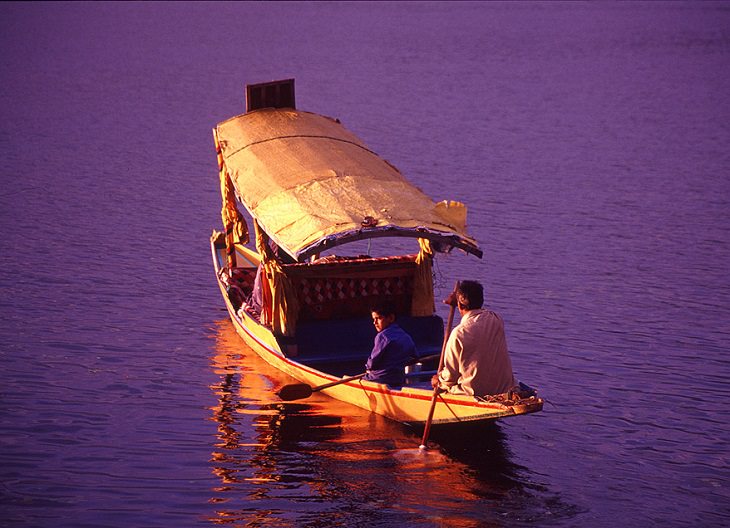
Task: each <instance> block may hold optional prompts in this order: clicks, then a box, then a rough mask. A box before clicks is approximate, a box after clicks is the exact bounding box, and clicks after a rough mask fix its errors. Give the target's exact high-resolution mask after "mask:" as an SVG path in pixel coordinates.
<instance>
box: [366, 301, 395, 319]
mask: <svg viewBox="0 0 730 528" xmlns="http://www.w3.org/2000/svg"><path fill="white" fill-rule="evenodd" d="M370 311H371V312H374V313H376V314H378V315H382V316H383V317H388V316H389V315H395V304H393V301H391V300H389V299H384V300H382V301H377V302H376V303H375V304H373V306H372V308H370Z"/></svg>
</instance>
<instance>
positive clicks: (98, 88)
mask: <svg viewBox="0 0 730 528" xmlns="http://www.w3.org/2000/svg"><path fill="white" fill-rule="evenodd" d="M0 50H2V53H0V72H1V79H2V83H1V84H0V102H1V105H2V106H1V107H0V108H1V109H2V113H1V114H0V115H2V122H1V124H0V152H2V187H1V189H0V227H1V229H2V237H0V291H1V292H2V293H1V294H0V310H1V311H0V313H1V315H2V318H1V321H2V322H1V323H0V372H1V374H0V468H2V469H0V477H2V478H1V482H2V484H1V485H0V507H1V511H2V514H1V516H2V523H0V524H2V525H3V526H34V527H46V526H48V527H51V526H53V527H61V526H69V527H82V526H94V527H101V526H108V527H123V526H124V527H127V526H166V527H169V526H203V525H209V524H231V525H234V526H308V527H317V526H424V527H426V526H461V527H482V526H559V527H566V526H597V527H602V526H615V525H621V526H628V527H643V526H703V527H704V526H723V525H725V524H726V522H727V518H728V516H730V491H728V483H729V481H730V470H729V469H728V468H729V464H728V462H729V460H728V459H729V458H730V456H729V454H728V439H729V438H730V426H729V425H728V422H730V412H728V410H727V402H726V400H725V398H728V397H729V396H730V387H729V386H728V379H729V377H730V361H729V360H728V356H727V354H728V349H729V348H730V347H729V344H730V284H729V283H728V278H727V277H728V262H730V154H729V153H730V149H729V148H728V145H730V97H728V94H730V5H729V4H728V3H713V2H700V3H659V2H656V3H647V4H644V3H617V4H614V3H586V4H584V3H564V4H563V3H536V4H531V3H506V4H502V3H497V4H483V3H411V2H409V3H346V4H338V3H311V4H310V3H286V4H278V3H277V4H273V3H245V4H235V3H234V4H216V3H193V4H182V5H180V4H173V3H152V4H147V3H144V4H140V3H114V4H103V3H102V4H100V3H78V4H57V3H23V4H12V3H4V4H2V5H0ZM287 77H295V78H296V82H297V103H298V106H299V107H300V108H301V109H305V110H310V111H315V112H319V113H323V114H326V115H330V116H333V117H339V118H340V119H341V120H342V121H343V123H344V124H345V125H346V126H347V127H349V128H350V129H351V130H353V131H354V132H355V133H357V134H358V135H359V136H361V137H362V138H363V139H364V140H365V141H366V143H368V145H370V146H371V147H372V148H373V149H374V150H375V151H376V152H379V153H380V154H381V155H382V156H383V157H385V158H386V159H388V160H389V161H391V162H392V163H394V164H395V165H396V166H398V167H399V168H400V169H401V170H402V172H404V173H405V174H406V175H407V176H408V177H409V178H410V179H411V180H412V181H413V182H414V183H416V184H417V185H418V186H420V187H421V188H422V189H424V190H425V191H426V192H427V193H428V194H429V195H431V196H432V197H434V198H435V199H438V200H441V199H446V198H448V199H456V200H461V201H464V202H466V203H467V204H468V205H469V207H470V214H469V227H470V231H471V233H472V234H473V235H474V236H475V237H476V238H477V240H478V241H479V242H480V245H481V246H482V248H483V249H484V250H485V257H484V259H483V260H481V261H479V260H477V259H474V258H472V257H467V256H465V255H456V254H454V255H450V256H448V257H446V258H442V259H440V260H439V261H438V263H437V267H436V279H437V286H438V289H439V295H443V294H444V293H445V292H446V291H447V290H448V289H449V288H450V287H451V286H452V284H453V281H454V280H455V279H457V278H475V279H478V280H481V281H482V282H483V283H484V284H485V285H486V289H487V296H488V301H487V302H488V304H489V305H491V306H492V307H493V308H495V309H496V310H498V311H500V312H501V313H502V314H503V316H504V318H505V321H506V324H507V332H508V339H509V342H510V348H511V351H512V361H513V364H514V366H515V369H516V371H517V372H516V373H517V375H518V377H519V378H521V379H523V380H525V381H527V382H529V383H531V384H533V385H535V386H537V387H539V388H540V390H541V393H542V395H543V396H544V397H545V398H547V399H548V400H549V401H550V402H551V404H548V405H546V406H545V410H544V412H543V413H540V414H537V415H532V416H526V417H522V418H516V419H512V420H506V421H504V422H501V423H500V425H498V426H497V427H495V428H489V429H487V430H485V431H479V432H470V433H468V434H466V433H465V434H464V435H462V437H459V438H443V437H438V438H435V440H436V442H435V444H434V446H435V447H434V449H433V450H431V451H430V452H429V453H428V454H427V455H419V454H418V453H417V450H415V451H414V449H415V447H416V446H417V445H418V443H419V442H420V438H419V436H418V434H416V433H414V432H412V431H410V430H408V429H407V428H404V427H402V426H400V425H399V424H395V423H392V422H388V421H386V420H384V419H382V418H380V417H378V416H375V415H371V414H369V413H366V412H364V411H361V410H358V409H355V408H352V407H348V406H346V405H344V404H341V403H338V402H335V401H333V400H330V399H328V398H326V397H324V396H320V395H318V396H315V397H312V398H310V399H308V400H304V401H301V402H298V403H291V404H283V403H282V402H280V401H278V399H277V398H276V397H275V396H274V395H273V394H272V389H275V388H276V387H277V386H280V385H282V384H285V383H287V382H291V380H290V379H288V378H286V377H285V376H283V375H281V374H278V373H277V372H274V371H271V369H270V368H268V367H267V366H266V365H265V364H263V363H262V362H261V361H260V360H259V359H258V358H257V357H256V356H255V355H254V354H253V353H252V352H251V351H249V350H247V349H245V347H244V346H243V344H242V342H241V341H240V339H239V338H238V337H237V336H236V335H235V333H234V332H233V329H232V327H231V325H230V323H229V322H228V321H227V319H226V313H225V312H224V311H223V310H222V307H223V304H222V301H221V299H220V296H219V293H218V290H217V287H216V286H215V283H214V280H213V274H212V266H211V263H210V255H209V249H208V237H209V235H210V231H211V230H212V229H213V228H218V227H219V224H220V216H219V210H220V199H219V195H218V192H219V191H218V181H217V176H216V161H215V155H214V151H213V143H212V135H211V129H212V127H213V126H214V125H215V124H216V123H218V122H219V121H222V120H224V119H226V118H228V117H230V116H233V115H235V114H238V113H241V112H243V104H244V102H243V94H244V88H243V87H244V84H245V83H247V82H261V81H266V80H272V79H276V78H287Z"/></svg>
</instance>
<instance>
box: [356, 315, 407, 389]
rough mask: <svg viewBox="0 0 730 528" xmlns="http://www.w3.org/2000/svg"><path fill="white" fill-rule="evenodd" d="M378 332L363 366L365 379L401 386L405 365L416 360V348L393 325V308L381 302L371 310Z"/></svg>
mask: <svg viewBox="0 0 730 528" xmlns="http://www.w3.org/2000/svg"><path fill="white" fill-rule="evenodd" d="M371 315H372V317H373V325H374V326H375V329H376V330H377V331H378V333H377V335H376V336H375V343H374V345H373V351H372V352H371V353H370V357H369V358H368V360H367V362H366V363H365V369H366V370H367V374H366V375H365V378H364V379H366V380H369V381H375V382H377V383H385V384H387V385H390V386H391V387H401V386H403V384H404V383H405V369H404V368H405V365H406V364H407V363H409V362H410V361H412V360H414V359H416V358H417V357H418V355H417V354H416V345H415V343H414V342H413V339H412V338H411V336H409V335H408V333H406V332H405V330H403V329H402V328H401V327H400V326H398V324H397V323H396V322H395V319H396V315H395V305H394V304H393V303H392V302H390V301H382V302H380V303H378V304H376V305H375V306H373V308H372V310H371Z"/></svg>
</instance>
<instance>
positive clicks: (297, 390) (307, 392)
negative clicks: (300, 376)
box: [276, 383, 312, 401]
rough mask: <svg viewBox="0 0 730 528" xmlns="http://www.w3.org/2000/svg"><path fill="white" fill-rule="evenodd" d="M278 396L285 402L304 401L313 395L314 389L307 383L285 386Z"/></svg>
mask: <svg viewBox="0 0 730 528" xmlns="http://www.w3.org/2000/svg"><path fill="white" fill-rule="evenodd" d="M276 394H277V395H278V396H279V398H281V399H282V400H284V401H292V400H302V399H304V398H309V397H310V396H311V395H312V387H310V386H309V385H307V384H306V383H292V384H291V385H284V386H283V387H282V388H281V389H279V391H278V392H277V393H276Z"/></svg>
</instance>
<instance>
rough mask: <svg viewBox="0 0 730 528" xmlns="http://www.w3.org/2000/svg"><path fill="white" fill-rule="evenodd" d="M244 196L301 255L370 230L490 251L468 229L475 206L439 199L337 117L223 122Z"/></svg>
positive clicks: (263, 114) (231, 166)
mask: <svg viewBox="0 0 730 528" xmlns="http://www.w3.org/2000/svg"><path fill="white" fill-rule="evenodd" d="M213 132H214V135H215V138H216V142H217V145H218V148H219V152H220V158H219V161H220V162H221V163H222V165H223V166H222V167H221V168H222V169H223V170H225V172H226V173H227V174H228V176H229V177H230V180H231V183H232V184H233V187H234V188H235V192H236V195H237V197H238V199H239V200H240V201H241V202H242V203H243V205H244V206H245V207H246V209H247V210H248V211H249V213H250V214H251V216H252V217H253V218H255V219H256V221H257V222H258V224H259V225H260V226H261V228H262V229H263V230H264V231H265V232H266V233H267V234H268V235H269V237H270V238H272V239H273V240H274V242H276V243H277V244H278V246H279V247H280V248H282V249H283V250H284V251H286V252H287V253H288V254H289V255H291V256H292V257H294V258H295V259H296V260H298V261H300V262H301V261H304V260H305V259H306V258H308V257H310V256H312V255H315V254H318V253H320V252H321V251H323V250H326V249H329V248H332V247H335V246H338V245H340V244H344V243H347V242H352V241H355V240H360V239H365V238H375V237H382V236H390V237H393V236H402V237H414V238H424V239H428V240H430V241H431V243H432V246H433V247H434V249H437V250H442V251H444V250H448V249H451V248H452V247H457V248H460V249H462V250H464V251H466V252H468V253H472V254H474V255H476V256H478V257H480V258H481V256H482V251H481V249H479V247H478V246H477V243H476V241H475V240H474V239H472V238H471V237H469V236H468V235H467V234H466V206H464V204H461V203H459V202H453V201H443V202H440V203H435V202H434V201H433V200H431V198H429V197H428V196H427V195H426V194H424V193H423V192H422V191H421V190H420V189H418V188H417V187H415V186H414V185H412V184H411V183H409V182H408V181H407V180H406V179H405V177H404V176H403V175H402V174H401V173H400V172H399V171H398V169H396V168H395V167H394V166H392V165H391V164H389V163H388V162H387V161H385V160H383V159H381V158H380V157H379V156H378V155H376V154H375V153H374V152H372V151H371V150H369V149H368V148H367V146H365V144H364V143H363V142H362V141H361V140H360V139H359V138H358V137H357V136H355V135H354V134H353V133H352V132H350V131H349V130H347V129H346V128H345V127H344V126H342V125H341V124H340V122H339V120H334V119H331V118H328V117H324V116H321V115H317V114H313V113H310V112H303V111H299V110H294V109H290V108H263V109H260V110H255V111H252V112H248V113H246V114H243V115H239V116H237V117H233V118H231V119H228V120H227V121H224V122H222V123H220V124H219V125H218V126H217V127H216V128H215V129H214V131H213Z"/></svg>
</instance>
